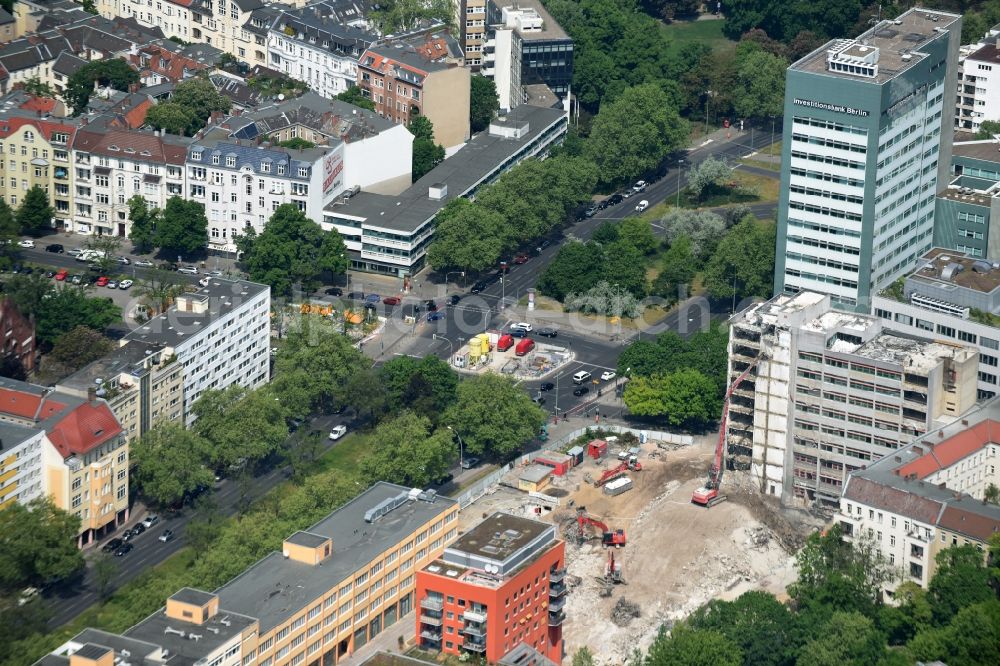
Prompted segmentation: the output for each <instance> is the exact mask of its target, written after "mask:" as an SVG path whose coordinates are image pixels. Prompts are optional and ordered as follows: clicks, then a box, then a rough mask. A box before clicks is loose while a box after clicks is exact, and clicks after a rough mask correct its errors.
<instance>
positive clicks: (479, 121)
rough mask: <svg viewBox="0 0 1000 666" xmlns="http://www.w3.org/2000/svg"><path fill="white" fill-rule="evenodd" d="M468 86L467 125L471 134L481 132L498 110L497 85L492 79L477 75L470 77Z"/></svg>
mask: <svg viewBox="0 0 1000 666" xmlns="http://www.w3.org/2000/svg"><path fill="white" fill-rule="evenodd" d="M470 85H471V91H470V103H469V123H470V125H471V127H472V131H473V132H482V131H483V130H484V129H486V128H487V127H489V126H490V121H491V120H493V117H494V116H495V115H496V114H497V111H498V110H499V109H500V98H499V97H497V85H496V83H494V81H493V79H488V78H486V77H485V76H480V75H478V74H477V75H475V76H473V77H472V79H471V82H470Z"/></svg>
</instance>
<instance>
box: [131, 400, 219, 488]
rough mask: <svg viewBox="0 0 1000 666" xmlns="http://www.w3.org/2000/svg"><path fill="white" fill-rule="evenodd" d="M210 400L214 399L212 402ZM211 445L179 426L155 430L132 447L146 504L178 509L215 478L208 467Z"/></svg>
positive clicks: (134, 476)
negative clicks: (190, 496)
mask: <svg viewBox="0 0 1000 666" xmlns="http://www.w3.org/2000/svg"><path fill="white" fill-rule="evenodd" d="M210 399H211V398H210ZM210 449H211V445H210V444H209V443H208V441H207V440H206V439H205V438H203V437H201V436H200V435H198V434H197V433H196V432H195V431H193V430H187V429H186V428H184V427H183V426H181V425H177V424H163V425H160V426H157V427H154V428H152V429H150V430H148V431H146V433H145V434H143V435H142V437H140V438H139V439H137V440H135V441H134V442H133V443H132V446H131V450H130V454H129V456H130V458H131V460H132V481H133V483H134V484H135V486H136V490H138V491H139V492H141V493H142V495H143V497H145V498H146V499H147V501H149V502H152V503H153V504H156V505H159V506H162V507H171V506H177V505H179V504H181V502H183V501H184V499H185V497H187V496H188V495H190V494H193V493H194V492H195V491H197V489H198V488H199V487H206V486H209V485H211V484H212V482H213V481H214V480H215V478H214V477H215V475H214V474H213V473H212V471H211V470H210V469H208V468H207V467H206V466H205V464H206V463H207V462H208V461H209V460H211V458H212V452H211V450H210Z"/></svg>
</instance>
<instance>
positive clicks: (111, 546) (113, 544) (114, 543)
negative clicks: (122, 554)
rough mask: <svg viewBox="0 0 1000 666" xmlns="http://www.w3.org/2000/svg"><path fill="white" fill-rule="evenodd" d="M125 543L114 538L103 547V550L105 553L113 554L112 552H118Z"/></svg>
mask: <svg viewBox="0 0 1000 666" xmlns="http://www.w3.org/2000/svg"><path fill="white" fill-rule="evenodd" d="M123 543H125V542H124V541H122V540H121V539H118V538H114V539H112V540H111V541H109V542H107V543H106V544H104V545H103V546H101V550H102V551H104V552H105V553H111V552H114V551H116V550H118V548H119V547H120V546H121V545H122V544H123Z"/></svg>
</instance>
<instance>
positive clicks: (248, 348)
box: [85, 278, 271, 434]
mask: <svg viewBox="0 0 1000 666" xmlns="http://www.w3.org/2000/svg"><path fill="white" fill-rule="evenodd" d="M270 326H271V290H270V288H269V287H267V286H266V285H262V284H257V283H254V282H246V281H243V280H226V279H223V278H210V279H209V281H208V284H207V286H205V287H202V288H201V289H199V290H198V291H196V292H189V293H185V294H182V295H180V296H178V297H177V299H176V301H175V302H174V305H173V306H171V307H170V308H169V309H168V310H167V311H166V312H164V313H163V314H161V315H158V316H156V317H153V318H152V319H150V320H149V321H147V322H146V323H145V324H143V325H142V326H140V327H139V328H136V329H135V330H133V331H132V332H131V333H129V334H128V335H127V336H126V338H125V341H126V343H128V342H133V341H134V342H139V343H143V344H147V345H156V346H158V347H160V348H161V349H162V351H161V352H159V361H160V362H159V363H158V364H157V363H154V362H153V360H151V361H150V367H145V366H144V368H143V373H144V372H145V371H147V370H148V371H151V374H149V375H146V374H143V373H140V377H139V378H142V377H147V378H148V379H147V380H146V381H149V382H152V383H153V384H157V383H158V384H159V385H158V386H150V387H149V388H150V391H151V393H150V394H149V398H148V401H149V404H150V411H148V412H147V413H148V422H149V423H152V422H153V421H155V420H156V419H157V418H160V419H167V420H171V421H172V420H174V419H176V418H178V415H177V414H176V409H177V405H178V400H177V399H178V396H177V395H176V391H174V390H173V387H174V386H175V385H176V381H177V378H176V376H174V375H173V373H172V371H170V370H169V365H170V364H171V363H173V362H174V361H173V360H172V359H171V357H176V362H177V363H179V364H180V366H181V378H180V379H181V382H182V389H181V392H182V394H183V395H182V396H181V398H180V405H182V408H181V416H182V417H183V419H184V424H185V425H188V426H189V425H191V424H192V423H193V422H194V420H195V416H194V415H193V414H192V413H191V405H193V404H194V403H195V401H197V400H198V398H199V397H200V396H201V394H202V392H203V391H205V390H207V389H217V390H222V389H225V388H226V387H228V386H231V385H233V384H239V385H240V386H245V387H247V388H256V387H258V386H260V385H261V384H266V383H267V382H268V381H269V380H270V367H269V366H270V361H269V358H270V357H269V354H270V344H269V343H270V336H271V328H270ZM167 350H170V352H171V353H169V355H167V354H165V353H164V352H166V351H167ZM154 354H155V353H154ZM85 371H87V369H85ZM118 377H119V379H118V381H119V387H120V382H121V381H122V378H121V377H122V376H121V374H119V375H118ZM137 379H138V378H137ZM125 381H126V382H128V383H129V384H131V383H132V380H129V379H125ZM131 388H134V387H131ZM131 388H130V389H129V390H131ZM154 398H159V400H158V401H157V402H154ZM164 400H166V401H167V404H166V405H165V406H164V405H163V401H164ZM157 409H159V410H160V411H159V413H157ZM163 409H166V410H167V411H166V412H163V411H162V410H163ZM126 420H127V421H130V419H126ZM130 427H131V423H130ZM139 431H140V434H141V432H142V426H141V422H140V430H139Z"/></svg>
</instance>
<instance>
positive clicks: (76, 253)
mask: <svg viewBox="0 0 1000 666" xmlns="http://www.w3.org/2000/svg"><path fill="white" fill-rule="evenodd" d="M60 247H61V246H60ZM66 254H68V255H69V256H71V257H73V258H74V259H75V258H76V257H79V256H80V255H81V254H83V250H81V249H80V248H78V247H74V248H73V249H71V250H66Z"/></svg>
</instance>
